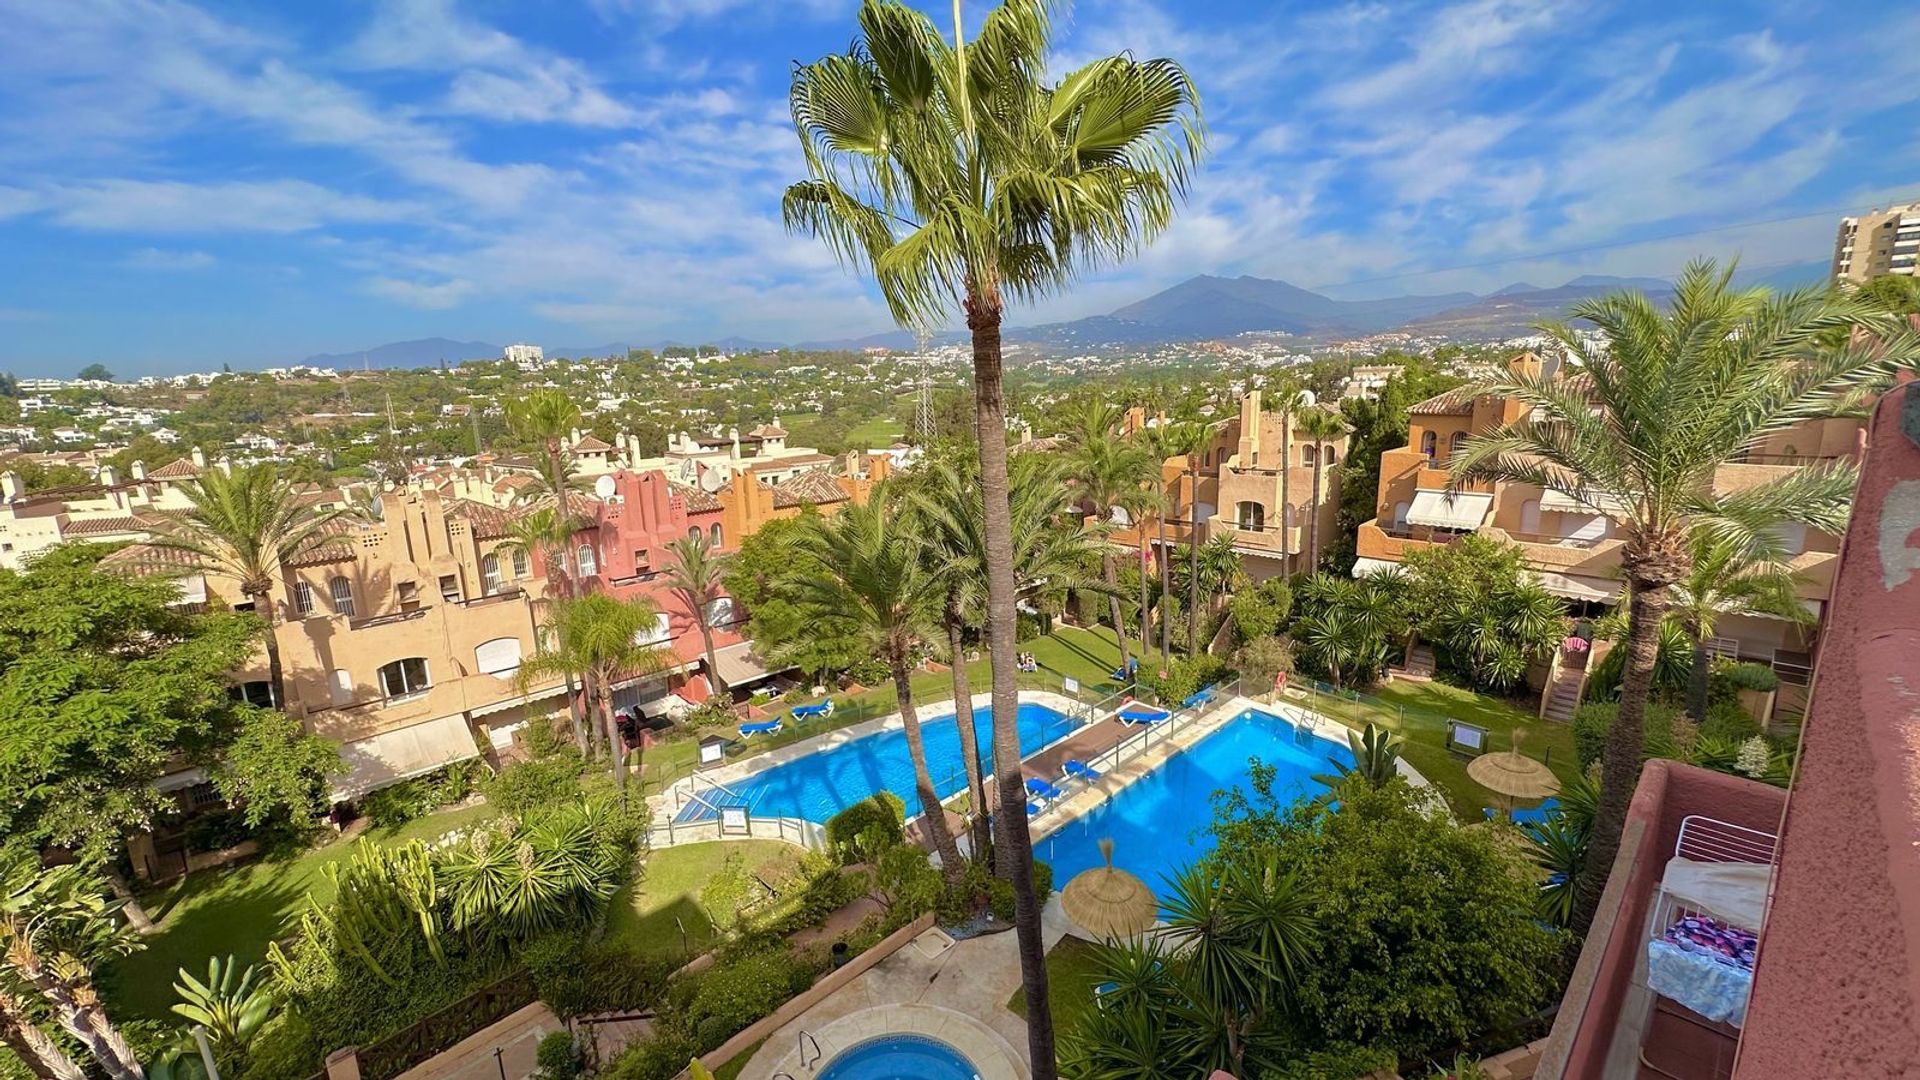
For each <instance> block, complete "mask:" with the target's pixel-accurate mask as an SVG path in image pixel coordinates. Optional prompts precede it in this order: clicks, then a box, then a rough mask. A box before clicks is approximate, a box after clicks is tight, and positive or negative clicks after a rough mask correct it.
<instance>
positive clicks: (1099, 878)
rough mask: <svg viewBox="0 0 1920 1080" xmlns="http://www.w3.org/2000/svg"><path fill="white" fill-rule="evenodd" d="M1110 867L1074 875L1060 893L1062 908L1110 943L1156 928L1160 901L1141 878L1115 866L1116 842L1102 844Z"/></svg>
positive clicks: (1096, 935)
mask: <svg viewBox="0 0 1920 1080" xmlns="http://www.w3.org/2000/svg"><path fill="white" fill-rule="evenodd" d="M1100 854H1101V855H1102V856H1103V857H1104V858H1105V859H1106V860H1107V865H1105V866H1096V867H1094V868H1093V869H1091V870H1085V871H1082V872H1081V873H1079V874H1076V875H1074V879H1073V880H1072V881H1069V882H1067V887H1066V888H1065V889H1062V890H1061V892H1060V907H1061V909H1062V910H1064V911H1065V912H1066V913H1067V918H1069V919H1072V920H1073V921H1074V923H1075V924H1076V925H1078V926H1079V927H1080V928H1081V929H1082V930H1085V931H1087V932H1088V933H1090V934H1092V935H1094V936H1095V937H1098V938H1100V939H1101V940H1107V939H1110V938H1129V937H1135V936H1137V935H1139V934H1142V933H1145V932H1146V931H1148V930H1151V929H1152V928H1153V924H1154V923H1155V922H1157V921H1158V920H1159V918H1160V901H1159V900H1158V899H1157V898H1156V897H1155V896H1154V895H1153V892H1152V890H1150V889H1148V888H1147V887H1146V885H1145V884H1143V883H1142V882H1141V881H1140V879H1139V878H1137V877H1134V876H1133V875H1132V874H1129V873H1127V872H1126V871H1125V870H1120V869H1116V868H1115V867H1114V865H1113V841H1112V840H1102V841H1100Z"/></svg>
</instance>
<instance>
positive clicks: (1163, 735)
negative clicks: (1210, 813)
mask: <svg viewBox="0 0 1920 1080" xmlns="http://www.w3.org/2000/svg"><path fill="white" fill-rule="evenodd" d="M1208 689H1209V690H1210V691H1211V693H1210V694H1209V696H1208V698H1207V700H1205V701H1203V702H1201V703H1200V704H1198V705H1195V706H1192V707H1188V706H1185V705H1181V706H1177V707H1175V708H1173V709H1171V710H1169V711H1170V712H1171V713H1172V714H1173V715H1171V716H1169V717H1167V718H1166V719H1165V720H1161V721H1158V722H1155V723H1151V724H1142V725H1138V726H1137V727H1136V728H1134V729H1131V730H1127V729H1123V732H1122V734H1121V736H1120V738H1119V739H1117V740H1116V741H1115V742H1114V744H1113V745H1112V746H1110V747H1108V748H1107V749H1105V750H1103V751H1101V752H1100V753H1098V754H1096V755H1093V760H1092V761H1090V762H1088V764H1090V765H1092V766H1093V767H1094V768H1095V769H1097V770H1099V771H1101V772H1106V771H1108V770H1110V769H1116V768H1119V767H1120V766H1121V765H1124V764H1126V763H1127V762H1129V761H1132V760H1133V759H1134V758H1137V757H1139V756H1140V755H1141V754H1144V753H1146V752H1147V751H1148V750H1151V749H1152V748H1154V747H1155V746H1159V745H1161V744H1163V743H1165V742H1166V741H1167V740H1168V739H1171V738H1173V737H1174V736H1175V735H1177V734H1179V733H1180V732H1181V731H1183V730H1185V729H1186V728H1188V727H1190V726H1191V725H1192V724H1194V723H1196V722H1198V721H1199V720H1201V719H1202V718H1204V717H1206V716H1208V715H1210V714H1212V713H1213V712H1214V711H1216V710H1217V709H1219V708H1221V707H1223V706H1225V705H1226V704H1228V703H1230V702H1231V701H1233V699H1234V698H1237V697H1239V696H1240V693H1241V680H1239V679H1234V680H1233V681H1231V682H1226V683H1220V684H1218V685H1216V686H1213V687H1209V688H1208Z"/></svg>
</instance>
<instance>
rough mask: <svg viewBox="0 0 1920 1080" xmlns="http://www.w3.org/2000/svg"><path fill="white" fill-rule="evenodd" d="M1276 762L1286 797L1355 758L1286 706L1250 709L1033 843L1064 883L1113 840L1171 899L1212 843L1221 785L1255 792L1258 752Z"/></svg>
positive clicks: (1313, 788) (1314, 791)
mask: <svg viewBox="0 0 1920 1080" xmlns="http://www.w3.org/2000/svg"><path fill="white" fill-rule="evenodd" d="M1255 758H1258V759H1259V760H1260V761H1261V762H1262V763H1263V764H1267V765H1271V766H1273V767H1274V770H1275V777H1274V785H1273V790H1274V794H1275V795H1277V796H1279V798H1280V801H1281V803H1282V805H1285V804H1286V803H1288V802H1291V801H1294V800H1297V799H1303V798H1312V797H1314V796H1316V795H1319V794H1320V793H1321V792H1323V791H1325V790H1326V785H1324V784H1322V783H1320V782H1318V781H1316V780H1314V779H1313V777H1314V776H1315V775H1316V774H1319V775H1324V774H1328V773H1332V772H1333V771H1334V769H1333V762H1334V761H1339V762H1340V763H1342V764H1344V765H1348V766H1351V765H1352V764H1353V752H1352V751H1351V750H1349V749H1348V748H1347V747H1346V745H1345V744H1343V743H1337V742H1333V741H1331V740H1328V739H1323V738H1320V737H1319V736H1317V735H1313V734H1311V733H1310V732H1308V731H1306V730H1305V729H1296V728H1295V726H1294V725H1293V723H1292V722H1291V721H1289V720H1287V719H1286V718H1285V717H1284V716H1280V715H1275V714H1274V713H1269V712H1263V711H1259V710H1253V709H1249V710H1247V711H1246V712H1243V713H1241V714H1240V715H1238V716H1236V717H1234V718H1233V719H1231V720H1229V721H1227V722H1226V723H1225V724H1223V725H1222V726H1221V727H1220V730H1218V731H1215V732H1213V733H1212V734H1210V735H1208V736H1207V737H1206V738H1204V739H1201V740H1200V741H1199V742H1197V743H1195V744H1193V745H1192V746H1191V747H1188V748H1187V749H1185V750H1183V751H1181V752H1179V753H1178V754H1175V755H1174V756H1173V757H1171V758H1168V759H1167V761H1166V762H1165V763H1164V764H1162V765H1161V766H1160V767H1159V768H1157V769H1155V770H1154V771H1153V772H1151V773H1148V774H1147V775H1146V776H1143V777H1141V778H1139V779H1138V780H1135V781H1134V782H1133V783H1131V784H1129V785H1127V786H1126V787H1124V788H1121V789H1120V790H1119V791H1118V792H1116V793H1115V794H1114V796H1113V797H1112V798H1111V799H1108V800H1107V801H1106V802H1105V803H1102V804H1101V805H1100V806H1099V807H1097V808H1095V809H1094V810H1092V811H1090V812H1088V813H1087V814H1085V815H1084V816H1082V817H1079V818H1076V819H1075V820H1073V821H1070V822H1068V823H1067V824H1065V825H1062V826H1061V827H1060V828H1059V829H1058V830H1057V831H1055V832H1054V833H1052V834H1051V835H1049V836H1047V837H1046V838H1045V839H1042V840H1039V841H1037V842H1035V844H1034V857H1035V858H1038V859H1040V860H1041V861H1043V862H1048V863H1051V864H1053V881H1054V887H1055V888H1062V887H1065V885H1066V883H1067V882H1069V881H1072V880H1073V877H1074V875H1075V874H1078V873H1080V872H1081V871H1082V870H1089V869H1092V868H1093V867H1096V866H1099V865H1100V864H1101V855H1100V840H1101V839H1102V838H1107V837H1111V838H1112V839H1113V842H1114V851H1113V864H1114V865H1115V866H1117V867H1119V868H1121V869H1123V870H1126V871H1128V872H1129V873H1132V874H1133V875H1135V876H1136V877H1138V878H1139V879H1140V880H1141V881H1143V882H1146V884H1147V887H1148V888H1150V889H1152V890H1153V891H1154V893H1155V895H1157V896H1159V897H1160V898H1161V899H1162V900H1165V899H1166V898H1167V896H1168V895H1169V894H1170V893H1171V891H1172V890H1171V888H1170V887H1169V882H1168V879H1169V878H1170V877H1172V876H1173V875H1174V874H1176V873H1178V872H1180V871H1181V870H1184V869H1186V868H1187V867H1188V866H1190V865H1192V864H1193V863H1194V862H1196V861H1197V860H1199V859H1200V858H1202V857H1203V856H1205V855H1206V854H1208V853H1209V852H1211V851H1212V850H1213V847H1214V841H1213V836H1212V835H1211V834H1210V833H1209V832H1208V826H1210V825H1212V824H1213V795H1214V793H1215V792H1217V791H1224V790H1229V789H1230V790H1234V791H1238V792H1240V793H1242V794H1246V795H1251V794H1252V793H1253V768H1252V762H1253V759H1255Z"/></svg>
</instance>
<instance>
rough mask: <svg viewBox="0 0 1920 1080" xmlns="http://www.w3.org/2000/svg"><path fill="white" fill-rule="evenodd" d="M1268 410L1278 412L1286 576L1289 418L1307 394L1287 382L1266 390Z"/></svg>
mask: <svg viewBox="0 0 1920 1080" xmlns="http://www.w3.org/2000/svg"><path fill="white" fill-rule="evenodd" d="M1267 393H1268V394H1269V395H1270V397H1269V401H1270V402H1271V404H1272V406H1274V407H1277V408H1278V409H1279V410H1280V555H1281V558H1280V565H1281V566H1284V567H1286V568H1287V573H1289V574H1291V573H1294V572H1295V571H1296V569H1297V568H1296V567H1295V566H1294V565H1293V537H1292V533H1293V530H1292V529H1291V528H1289V526H1290V525H1291V524H1292V522H1291V521H1289V520H1288V518H1289V517H1290V516H1291V515H1292V514H1293V484H1292V482H1291V478H1292V476H1293V414H1294V413H1296V412H1299V411H1300V410H1302V409H1305V408H1306V407H1307V392H1306V391H1305V390H1303V389H1301V388H1300V386H1299V384H1297V383H1295V382H1293V381H1292V380H1291V379H1285V380H1283V381H1280V382H1276V383H1274V384H1273V385H1271V386H1269V387H1267Z"/></svg>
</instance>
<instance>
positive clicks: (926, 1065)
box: [819, 1035, 978, 1080]
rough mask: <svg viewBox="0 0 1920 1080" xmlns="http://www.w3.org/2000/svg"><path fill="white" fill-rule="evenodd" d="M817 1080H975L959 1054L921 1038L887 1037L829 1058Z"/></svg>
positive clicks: (916, 1036)
mask: <svg viewBox="0 0 1920 1080" xmlns="http://www.w3.org/2000/svg"><path fill="white" fill-rule="evenodd" d="M819 1080H978V1077H977V1076H976V1075H975V1073H974V1071H973V1062H971V1061H968V1060H967V1059H966V1058H965V1057H963V1056H962V1055H961V1053H960V1051H958V1050H955V1049H954V1048H953V1047H951V1046H948V1045H947V1044H946V1043H943V1042H940V1041H939V1040H937V1039H929V1038H927V1037H925V1036H922V1035H887V1036H883V1037H881V1038H878V1039H874V1040H872V1041H871V1042H864V1043H861V1044H860V1045H858V1046H856V1047H854V1048H853V1049H851V1050H849V1051H847V1052H846V1053H844V1054H841V1055H840V1056H839V1057H837V1058H834V1059H833V1063H832V1064H830V1065H828V1066H827V1067H826V1070H825V1071H824V1072H822V1073H821V1074H820V1078H819Z"/></svg>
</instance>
